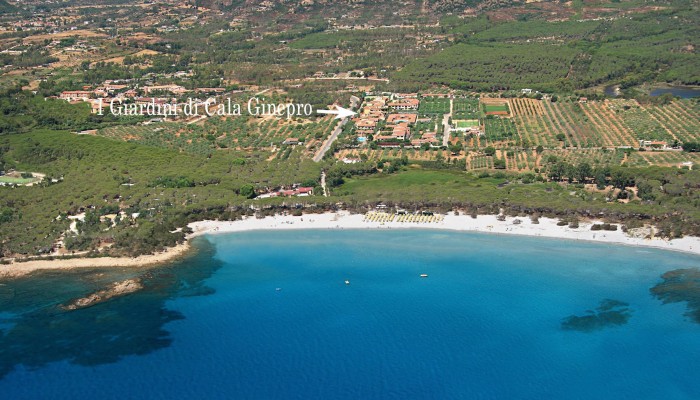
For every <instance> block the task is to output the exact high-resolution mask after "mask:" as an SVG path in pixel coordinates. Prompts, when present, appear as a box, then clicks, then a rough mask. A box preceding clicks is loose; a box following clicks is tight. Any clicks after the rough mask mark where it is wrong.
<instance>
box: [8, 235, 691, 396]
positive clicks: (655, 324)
mask: <svg viewBox="0 0 700 400" xmlns="http://www.w3.org/2000/svg"><path fill="white" fill-rule="evenodd" d="M195 245H196V247H197V248H198V251H197V252H196V253H193V254H192V255H191V256H189V257H188V258H186V259H182V260H180V261H178V262H176V263H173V264H171V265H168V266H164V267H159V268H157V269H152V270H150V271H134V270H129V269H114V270H104V269H102V270H86V271H80V272H71V273H60V274H59V273H41V274H36V275H34V276H31V277H27V278H22V279H19V280H14V281H5V282H2V284H1V285H0V398H2V399H13V400H18V399H95V398H99V399H101V400H102V399H194V398H203V399H664V400H671V399H698V398H700V379H699V378H700V372H698V371H700V323H698V322H700V271H698V268H700V257H697V256H692V255H687V254H681V253H673V252H666V251H661V250H651V249H643V248H633V247H625V246H619V245H600V244H592V243H584V242H575V241H566V240H553V239H541V238H532V237H518V236H499V235H488V234H475V233H462V232H446V231H444V232H443V231H433V230H431V231H421V230H382V231H378V230H366V231H365V230H332V231H331V230H308V231H284V232H277V231H258V232H247V233H236V234H225V235H214V236H206V237H200V238H198V239H197V240H196V241H195ZM421 274H428V277H426V278H421V277H420V275H421ZM664 274H666V275H664ZM662 275H664V277H663V278H662ZM128 277H138V278H139V279H141V280H142V282H143V284H144V286H145V288H144V289H143V290H142V291H140V292H137V293H134V294H131V295H128V296H123V297H120V298H115V299H112V300H110V301H107V302H104V303H101V304H99V305H95V306H93V307H89V308H84V309H80V310H76V311H65V310H63V309H62V308H61V307H60V305H61V304H64V303H66V302H68V301H70V300H71V299H74V298H77V297H82V296H85V295H86V294H88V293H91V292H94V291H97V290H100V289H102V288H104V287H105V286H106V285H108V284H109V283H110V282H114V281H117V280H122V279H125V278H128ZM346 280H348V281H349V284H347V285H346V284H345V281H346Z"/></svg>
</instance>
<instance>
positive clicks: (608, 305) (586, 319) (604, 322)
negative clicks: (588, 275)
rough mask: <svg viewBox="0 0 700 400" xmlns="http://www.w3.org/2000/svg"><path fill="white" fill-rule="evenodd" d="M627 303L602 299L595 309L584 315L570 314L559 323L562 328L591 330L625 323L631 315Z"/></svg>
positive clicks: (582, 330)
mask: <svg viewBox="0 0 700 400" xmlns="http://www.w3.org/2000/svg"><path fill="white" fill-rule="evenodd" d="M628 306H629V304H627V303H625V302H622V301H619V300H612V299H604V300H602V301H601V302H600V306H598V308H596V309H595V310H588V311H587V312H586V315H581V316H578V315H571V316H568V317H566V318H564V320H563V321H562V323H561V328H562V329H564V330H573V331H580V332H593V331H597V330H600V329H603V328H608V327H613V326H620V325H624V324H626V323H627V321H628V320H629V319H630V317H631V316H632V312H631V310H630V309H629V308H628Z"/></svg>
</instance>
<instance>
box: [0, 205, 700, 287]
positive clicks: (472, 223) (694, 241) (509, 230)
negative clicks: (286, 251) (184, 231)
mask: <svg viewBox="0 0 700 400" xmlns="http://www.w3.org/2000/svg"><path fill="white" fill-rule="evenodd" d="M516 219H519V220H520V221H521V223H520V224H514V223H513V222H514V220H516ZM557 222H558V220H557V219H553V218H544V217H541V218H539V224H534V223H532V222H531V220H530V218H528V217H518V218H514V217H506V219H505V221H499V220H498V219H497V217H496V216H495V215H480V216H478V217H477V218H472V217H471V216H468V215H454V214H452V213H448V214H447V215H445V216H444V219H443V220H442V221H440V222H431V223H407V222H396V221H394V222H384V223H380V222H370V221H366V220H365V216H364V215H361V214H351V213H349V212H344V211H343V212H337V213H324V214H306V215H303V216H299V217H295V216H291V215H286V216H283V215H277V216H274V217H265V218H254V217H249V218H246V219H243V220H240V221H199V222H193V223H191V224H189V227H190V228H192V230H193V233H192V234H191V235H189V237H188V239H191V238H193V237H196V236H201V235H205V234H221V233H229V232H245V231H253V230H291V229H444V230H453V231H469V232H485V233H492V234H508V235H527V236H538V237H548V238H558V239H572V240H586V241H591V242H598V243H612V244H621V245H630V246H643V247H654V248H659V249H664V250H674V251H683V252H688V253H693V254H699V255H700V238H698V237H684V238H681V239H673V240H666V239H661V238H654V239H648V238H646V237H647V236H649V228H644V229H639V230H635V231H634V232H633V233H632V234H631V235H628V234H627V233H624V232H622V231H621V230H619V229H620V228H619V225H618V230H617V231H592V230H591V225H592V224H593V223H600V221H588V222H580V224H579V228H576V229H572V228H569V227H568V226H557ZM189 247H190V246H189V243H185V244H182V245H179V246H176V247H173V248H171V249H169V250H167V251H165V252H162V253H158V254H154V255H146V256H139V257H133V258H128V257H119V258H109V257H102V258H74V259H67V260H32V261H27V262H20V263H12V264H10V265H0V279H1V278H3V277H5V278H8V277H9V278H13V277H19V276H23V275H26V274H29V273H31V272H34V271H37V270H60V269H73V268H95V267H98V268H99V267H144V266H151V265H156V264H162V263H165V262H168V261H171V260H173V259H175V258H178V257H180V256H182V255H183V254H185V253H186V252H187V250H188V249H189Z"/></svg>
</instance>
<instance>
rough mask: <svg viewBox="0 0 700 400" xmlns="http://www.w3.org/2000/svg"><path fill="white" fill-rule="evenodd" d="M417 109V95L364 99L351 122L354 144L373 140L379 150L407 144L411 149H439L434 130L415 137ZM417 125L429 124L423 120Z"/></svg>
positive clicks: (393, 95) (418, 102) (427, 119)
mask: <svg viewBox="0 0 700 400" xmlns="http://www.w3.org/2000/svg"><path fill="white" fill-rule="evenodd" d="M419 106H420V100H419V99H418V94H417V93H392V94H387V93H384V94H381V95H368V96H366V97H365V101H364V103H363V104H362V108H361V109H360V112H359V113H358V114H357V116H356V117H355V118H353V122H354V124H355V131H356V133H357V135H358V141H360V142H367V141H370V140H374V141H376V142H377V144H378V145H379V146H381V147H398V146H400V145H405V144H408V143H407V142H409V141H410V144H411V145H414V146H420V145H421V144H423V143H429V144H431V145H436V146H437V145H439V140H438V138H437V126H436V127H435V130H434V131H431V132H424V133H423V134H422V135H420V136H419V135H417V130H416V129H415V128H416V123H417V122H419V118H418V107H419ZM420 122H431V119H430V118H423V119H420ZM418 136H419V137H418Z"/></svg>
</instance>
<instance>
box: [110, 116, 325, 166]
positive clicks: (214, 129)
mask: <svg viewBox="0 0 700 400" xmlns="http://www.w3.org/2000/svg"><path fill="white" fill-rule="evenodd" d="M335 125H336V122H335V121H333V119H332V118H330V117H325V118H321V119H316V120H301V119H299V120H296V121H295V120H291V121H287V120H284V119H279V118H255V117H247V116H239V117H233V118H209V119H207V120H206V121H205V122H204V123H202V124H183V123H177V122H175V123H174V122H163V123H153V124H150V125H138V126H116V127H110V128H105V129H102V130H100V131H99V135H101V136H106V137H111V138H115V139H120V140H125V141H133V142H137V143H141V144H146V145H150V146H156V147H164V148H172V149H179V150H184V151H187V152H190V153H195V154H210V153H211V152H212V151H216V150H221V149H234V150H241V151H253V150H266V151H271V152H273V153H275V154H280V153H279V149H280V148H281V147H287V146H286V145H284V144H283V142H284V141H285V139H288V138H296V139H299V141H300V142H301V143H303V145H304V148H305V149H306V151H305V152H304V153H303V155H304V156H308V157H311V156H313V153H314V151H315V149H316V148H317V147H318V146H320V144H321V143H322V142H323V140H324V139H325V138H326V137H328V136H329V135H330V133H331V132H332V130H333V128H334V127H335Z"/></svg>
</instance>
